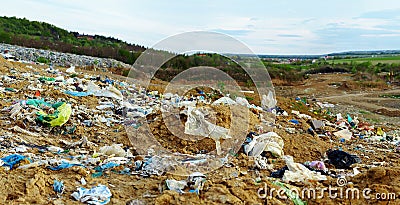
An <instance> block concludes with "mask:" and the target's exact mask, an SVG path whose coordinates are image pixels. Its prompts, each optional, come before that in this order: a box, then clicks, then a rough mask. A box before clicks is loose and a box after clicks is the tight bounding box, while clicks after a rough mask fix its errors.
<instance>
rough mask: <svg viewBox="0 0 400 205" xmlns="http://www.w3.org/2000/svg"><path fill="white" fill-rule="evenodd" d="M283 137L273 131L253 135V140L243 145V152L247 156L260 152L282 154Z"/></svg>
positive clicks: (257, 154) (259, 153)
mask: <svg viewBox="0 0 400 205" xmlns="http://www.w3.org/2000/svg"><path fill="white" fill-rule="evenodd" d="M283 146H284V142H283V139H282V138H281V137H280V136H279V135H278V134H276V133H275V132H268V133H265V134H261V135H258V136H257V135H255V136H253V140H252V141H251V142H250V143H249V144H247V145H245V146H244V152H245V153H246V154H247V155H249V156H255V157H257V156H260V155H261V153H262V152H264V151H267V152H271V153H272V154H273V155H274V156H278V157H282V156H283Z"/></svg>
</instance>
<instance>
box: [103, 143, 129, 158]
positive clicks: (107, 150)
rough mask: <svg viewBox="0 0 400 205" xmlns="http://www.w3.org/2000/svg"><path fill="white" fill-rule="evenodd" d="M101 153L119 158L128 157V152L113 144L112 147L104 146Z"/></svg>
mask: <svg viewBox="0 0 400 205" xmlns="http://www.w3.org/2000/svg"><path fill="white" fill-rule="evenodd" d="M99 153H102V154H104V155H108V156H110V155H114V156H117V157H124V156H125V155H126V152H125V150H124V149H122V147H121V146H120V145H118V144H113V145H111V146H103V147H101V148H100V149H99Z"/></svg>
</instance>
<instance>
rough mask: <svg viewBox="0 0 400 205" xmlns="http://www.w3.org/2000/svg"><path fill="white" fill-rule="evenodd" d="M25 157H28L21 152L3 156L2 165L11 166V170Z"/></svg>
mask: <svg viewBox="0 0 400 205" xmlns="http://www.w3.org/2000/svg"><path fill="white" fill-rule="evenodd" d="M24 159H26V157H25V156H22V155H19V154H12V155H8V156H7V157H3V158H1V164H2V166H5V167H9V168H10V170H11V169H12V168H13V167H14V166H15V165H16V164H18V163H19V162H21V161H22V160H24Z"/></svg>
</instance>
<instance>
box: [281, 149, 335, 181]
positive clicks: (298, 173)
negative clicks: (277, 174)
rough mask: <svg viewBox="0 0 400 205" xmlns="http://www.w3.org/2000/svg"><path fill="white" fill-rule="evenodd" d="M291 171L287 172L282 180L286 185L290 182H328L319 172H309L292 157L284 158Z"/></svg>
mask: <svg viewBox="0 0 400 205" xmlns="http://www.w3.org/2000/svg"><path fill="white" fill-rule="evenodd" d="M283 159H284V160H285V162H286V165H287V166H288V169H289V170H286V171H285V174H284V175H283V177H282V180H283V181H284V182H285V183H289V182H303V183H306V182H308V181H310V180H311V181H320V180H327V178H326V176H324V175H321V173H319V172H314V171H311V170H309V169H308V168H307V167H305V166H304V165H302V164H300V163H295V162H294V161H293V157H292V156H288V155H286V156H283Z"/></svg>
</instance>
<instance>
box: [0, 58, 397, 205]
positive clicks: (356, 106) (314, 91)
mask: <svg viewBox="0 0 400 205" xmlns="http://www.w3.org/2000/svg"><path fill="white" fill-rule="evenodd" d="M34 67H35V68H34V69H29V68H26V66H25V65H24V64H19V63H10V62H6V61H1V64H0V71H1V73H2V74H3V75H4V74H10V73H9V72H10V68H15V69H16V70H18V71H19V72H34V71H38V70H40V69H39V68H38V67H36V66H34ZM61 70H63V68H61ZM91 73H96V74H102V75H104V73H100V72H91ZM106 75H108V76H112V77H113V78H121V77H120V76H113V75H112V74H109V73H108V74H106ZM352 79H353V76H352V75H350V74H324V75H311V77H310V78H309V79H308V80H306V81H305V82H304V83H303V84H299V85H293V86H283V85H279V84H280V82H275V83H276V86H275V91H276V94H277V96H279V97H278V105H279V106H280V107H281V108H283V109H284V110H286V111H287V112H288V113H289V114H290V111H291V110H292V109H296V110H300V111H301V113H305V114H309V115H311V116H314V117H318V118H322V116H321V115H319V114H318V115H317V114H315V113H312V112H310V111H309V108H308V107H307V106H305V105H300V104H298V103H297V102H295V101H294V98H295V97H296V96H300V97H307V98H308V99H309V100H311V99H312V98H316V99H318V100H320V101H327V102H332V103H335V104H338V105H337V106H336V107H335V108H334V109H332V110H331V111H332V112H342V113H343V114H345V113H351V114H352V115H357V116H359V118H360V119H361V120H365V121H369V122H371V123H372V124H375V125H376V126H382V127H384V128H385V129H386V130H385V131H388V130H392V129H398V128H399V122H400V120H399V115H398V112H399V107H398V105H399V99H387V98H382V97H381V95H382V94H383V93H396V94H399V93H400V91H399V88H396V87H389V86H387V85H386V84H384V83H379V82H373V83H369V84H366V83H363V82H354V81H352ZM24 86H27V85H12V84H10V85H4V87H12V88H16V89H19V88H21V87H24ZM29 95H32V94H31V93H18V94H16V95H14V94H13V95H11V94H5V95H3V96H2V98H1V108H3V107H5V106H9V105H11V103H12V101H11V100H10V99H13V100H15V99H26V98H27V96H29ZM42 95H43V96H49V97H54V98H61V99H62V98H64V99H69V101H72V102H74V101H75V102H77V103H79V104H85V105H87V106H88V107H91V108H93V107H95V106H96V105H97V100H96V99H95V97H84V98H76V97H71V96H68V95H65V94H63V93H61V92H60V91H53V90H49V91H45V92H44V93H42ZM219 113H220V115H217V122H218V123H219V124H220V125H222V126H224V122H226V121H229V120H230V119H229V116H228V115H226V112H225V111H220V112H219ZM5 117H6V116H3V118H2V119H5ZM292 118H294V115H289V117H277V119H276V124H277V126H276V127H274V128H273V130H274V131H275V132H277V133H278V134H279V135H280V136H281V137H282V138H283V140H284V143H285V145H284V153H285V155H291V156H293V158H294V161H295V162H299V163H302V162H305V161H312V160H322V159H324V154H325V152H326V151H327V150H328V149H329V148H338V147H341V148H342V149H343V150H344V151H348V152H350V153H354V154H357V155H359V156H360V157H361V159H362V164H360V165H358V167H359V171H361V174H359V175H357V176H355V177H349V178H348V181H349V182H351V183H349V184H348V185H347V187H355V188H359V189H360V190H362V189H364V188H370V189H371V190H372V192H371V193H378V192H381V193H396V195H397V197H398V198H400V187H399V184H400V173H399V172H400V170H399V166H400V161H399V157H400V154H399V153H395V152H393V151H390V150H393V149H394V148H395V147H394V145H391V144H389V143H383V142H382V143H380V142H367V141H364V140H361V139H354V140H351V141H346V142H345V143H340V142H339V140H338V139H336V138H334V137H332V138H331V139H329V138H321V137H318V136H313V135H310V134H308V133H306V129H307V128H308V124H307V123H306V122H305V121H300V124H299V125H292V124H289V123H288V120H289V119H292ZM73 121H74V119H71V120H70V121H69V122H68V123H67V124H66V125H65V126H71V125H73V124H72V123H71V122H73ZM256 121H257V120H256V119H254V120H253V122H256ZM1 123H2V131H1V132H2V133H3V132H5V131H8V128H10V127H12V126H14V124H13V123H12V124H11V125H8V124H6V123H4V121H3V120H2V121H1ZM151 126H152V127H153V129H154V130H158V132H161V133H164V134H165V133H166V131H165V129H166V128H165V127H163V125H162V122H160V121H159V120H156V121H155V122H154V123H153V124H151ZM286 127H295V128H296V132H295V133H294V134H288V133H287V132H285V130H284V128H286ZM122 129H123V128H122ZM116 130H121V127H114V128H113V129H108V128H107V127H105V126H104V127H89V128H87V127H83V126H77V131H76V133H75V134H74V135H60V134H59V135H55V134H52V133H50V132H49V131H46V130H44V131H43V133H45V136H41V137H31V136H24V135H21V134H16V135H18V136H19V138H22V139H24V140H25V141H28V142H30V143H32V144H37V145H55V146H63V145H62V144H60V141H59V140H60V139H64V140H68V141H75V140H78V139H80V138H81V137H83V136H86V137H87V138H88V139H89V140H90V141H92V142H95V143H97V144H98V145H99V146H104V145H110V144H112V143H122V144H123V145H124V146H128V147H135V146H138V145H132V144H131V142H130V141H129V139H128V136H127V134H126V132H124V131H117V132H116ZM252 130H254V129H252ZM19 138H17V137H16V138H15V139H10V142H11V143H12V142H13V141H18V140H20V139H19ZM161 141H162V143H165V144H166V147H169V148H171V147H175V148H176V149H177V151H179V150H186V151H189V152H196V151H198V150H199V149H202V147H196V146H190V144H189V145H188V144H185V143H182V142H181V141H178V142H176V139H172V138H171V139H168V138H165V137H164V138H161ZM174 141H175V142H174ZM174 143H176V144H174ZM359 145H363V147H364V148H365V149H356V146H359ZM204 146H214V144H213V143H211V142H209V141H207V140H206V141H204ZM189 147H190V149H185V148H189ZM86 149H87V150H88V151H89V152H90V153H93V151H94V150H96V149H97V148H95V147H87V148H86ZM371 150H372V151H371ZM133 151H134V150H133ZM2 154H3V155H6V154H7V153H2ZM70 154H71V155H72V154H74V153H70ZM46 155H48V156H53V154H51V153H47V154H46ZM268 161H269V163H271V164H273V166H274V169H280V168H281V167H283V166H284V164H285V163H284V161H283V160H282V159H269V160H268ZM377 162H381V164H379V163H378V164H377ZM372 164H377V166H376V167H374V168H371V166H369V165H372ZM254 166H255V165H254V159H253V158H251V157H248V156H246V155H244V154H243V153H239V154H238V155H237V156H236V157H234V159H233V160H232V161H231V163H230V164H229V166H224V167H221V168H219V169H217V170H215V171H213V172H210V173H207V182H206V184H205V187H204V189H203V190H202V191H201V192H200V194H199V195H196V194H194V193H193V194H190V193H186V194H179V193H177V192H174V191H170V190H165V180H166V179H185V177H181V176H174V175H170V174H166V175H163V176H150V177H148V178H143V177H141V176H136V175H123V174H116V173H114V172H112V171H108V172H106V173H105V175H103V176H102V177H98V178H93V177H91V175H90V174H91V173H92V172H93V171H92V170H87V169H85V168H81V167H72V168H69V169H64V170H61V171H51V170H49V169H46V168H45V167H37V168H31V169H27V170H21V169H13V170H11V171H5V170H2V171H0V190H1V191H0V203H1V204H80V203H79V202H76V201H74V200H73V199H72V197H71V196H70V195H71V194H72V193H73V192H74V191H75V190H76V188H77V187H79V186H82V185H80V183H79V180H80V179H81V178H82V177H84V178H85V179H86V181H87V185H86V187H91V186H95V185H97V184H99V183H100V184H104V185H107V186H108V187H109V188H110V190H111V192H112V194H113V196H112V198H111V203H110V204H141V203H139V202H142V203H143V204H293V202H292V201H291V200H290V199H286V200H285V199H280V198H278V197H277V193H273V194H272V197H267V198H260V197H258V195H257V191H258V190H259V189H260V188H264V187H265V185H267V186H268V187H269V188H276V189H278V188H279V187H278V186H277V185H274V184H272V183H271V178H269V176H270V174H271V170H257V169H255V167H254ZM329 168H333V167H329ZM54 179H58V180H62V181H64V184H65V192H64V194H63V195H62V196H61V197H60V198H58V197H56V195H55V193H54V191H53V186H52V185H53V181H54ZM256 179H257V180H256ZM329 185H332V186H336V179H334V178H331V177H328V180H327V181H324V182H322V183H320V182H313V183H311V184H303V183H294V184H291V186H292V187H293V188H295V189H298V190H300V189H301V188H305V187H310V186H311V187H327V186H329ZM135 200H136V201H135ZM399 200H400V199H396V200H378V199H374V198H373V197H372V199H370V200H367V199H363V198H361V199H359V200H357V199H346V198H342V199H340V198H339V197H338V198H335V199H329V197H328V196H327V193H326V192H325V197H324V198H322V199H306V200H305V201H307V202H308V204H400V201H399ZM134 201H135V202H134Z"/></svg>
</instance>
